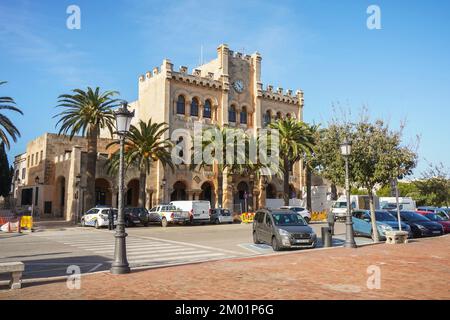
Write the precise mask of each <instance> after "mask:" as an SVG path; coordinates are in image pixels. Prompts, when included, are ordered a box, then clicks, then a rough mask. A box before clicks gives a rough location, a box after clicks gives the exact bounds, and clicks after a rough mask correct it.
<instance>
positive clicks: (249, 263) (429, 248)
mask: <svg viewBox="0 0 450 320" xmlns="http://www.w3.org/2000/svg"><path fill="white" fill-rule="evenodd" d="M449 248H450V235H447V236H443V237H438V238H432V239H420V240H413V241H411V242H410V243H409V244H402V245H387V244H378V245H370V246H364V247H360V248H357V249H346V248H332V249H321V250H313V251H311V250H309V251H298V252H293V253H289V254H281V255H271V256H259V257H250V258H236V259H227V260H221V261H213V262H204V263H199V264H190V265H183V266H176V267H163V268H158V269H153V270H136V271H133V272H132V273H131V274H128V275H120V276H117V275H111V274H109V273H97V274H91V275H85V276H83V277H82V279H81V288H80V289H79V290H76V289H74V290H70V289H68V288H67V283H66V281H60V282H53V283H35V284H26V285H24V288H23V289H21V290H0V300H1V299H122V300H123V299H187V300H191V299H221V300H222V299H257V300H263V299H450V253H449ZM377 268H379V269H378V270H379V271H380V275H381V277H380V280H381V281H380V288H379V289H369V288H368V286H367V283H368V281H369V283H373V282H371V276H372V275H373V274H372V273H371V271H372V270H374V269H377Z"/></svg>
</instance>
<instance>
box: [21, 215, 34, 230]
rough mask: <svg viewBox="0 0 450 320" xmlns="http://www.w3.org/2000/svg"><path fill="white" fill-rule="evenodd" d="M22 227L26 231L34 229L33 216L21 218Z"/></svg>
mask: <svg viewBox="0 0 450 320" xmlns="http://www.w3.org/2000/svg"><path fill="white" fill-rule="evenodd" d="M20 227H21V228H22V229H26V230H31V229H33V217H32V216H22V217H21V218H20Z"/></svg>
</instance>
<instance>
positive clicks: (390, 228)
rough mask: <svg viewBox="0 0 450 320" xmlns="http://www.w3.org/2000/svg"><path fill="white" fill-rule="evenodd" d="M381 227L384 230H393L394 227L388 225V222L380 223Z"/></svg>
mask: <svg viewBox="0 0 450 320" xmlns="http://www.w3.org/2000/svg"><path fill="white" fill-rule="evenodd" d="M380 229H381V230H383V231H392V227H391V226H388V225H386V224H382V225H380Z"/></svg>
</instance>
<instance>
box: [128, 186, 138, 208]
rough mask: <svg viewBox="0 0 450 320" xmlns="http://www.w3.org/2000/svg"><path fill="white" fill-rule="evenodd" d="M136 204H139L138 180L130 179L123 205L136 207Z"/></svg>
mask: <svg viewBox="0 0 450 320" xmlns="http://www.w3.org/2000/svg"><path fill="white" fill-rule="evenodd" d="M138 203H139V179H132V180H130V182H128V184H127V193H126V196H125V205H126V206H128V207H137V206H138Z"/></svg>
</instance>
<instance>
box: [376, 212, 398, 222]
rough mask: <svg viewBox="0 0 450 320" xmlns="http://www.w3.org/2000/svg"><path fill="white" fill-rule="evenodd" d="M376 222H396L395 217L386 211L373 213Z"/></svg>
mask: <svg viewBox="0 0 450 320" xmlns="http://www.w3.org/2000/svg"><path fill="white" fill-rule="evenodd" d="M375 216H376V218H377V221H397V219H395V217H394V216H393V215H392V214H390V213H389V212H386V211H375Z"/></svg>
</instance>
